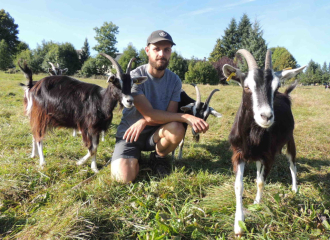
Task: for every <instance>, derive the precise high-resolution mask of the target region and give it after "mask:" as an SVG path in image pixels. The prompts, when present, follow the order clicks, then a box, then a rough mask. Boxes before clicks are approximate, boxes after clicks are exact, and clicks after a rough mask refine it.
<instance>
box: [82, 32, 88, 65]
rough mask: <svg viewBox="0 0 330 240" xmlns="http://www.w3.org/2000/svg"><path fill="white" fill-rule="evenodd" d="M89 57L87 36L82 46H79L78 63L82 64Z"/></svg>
mask: <svg viewBox="0 0 330 240" xmlns="http://www.w3.org/2000/svg"><path fill="white" fill-rule="evenodd" d="M89 57H90V51H89V44H88V40H87V38H85V42H84V46H83V47H82V48H81V53H80V64H81V66H82V65H84V62H85V61H86V60H87V59H88V58H89Z"/></svg>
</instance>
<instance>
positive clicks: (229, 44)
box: [222, 18, 238, 58]
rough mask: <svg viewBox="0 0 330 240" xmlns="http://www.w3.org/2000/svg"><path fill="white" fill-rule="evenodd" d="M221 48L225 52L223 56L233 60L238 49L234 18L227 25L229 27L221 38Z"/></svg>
mask: <svg viewBox="0 0 330 240" xmlns="http://www.w3.org/2000/svg"><path fill="white" fill-rule="evenodd" d="M222 46H223V48H224V51H225V56H227V57H229V58H234V57H235V53H236V51H237V49H238V35H237V24H236V20H235V18H233V19H232V20H231V22H230V24H229V27H228V28H226V30H225V35H224V36H223V37H222Z"/></svg>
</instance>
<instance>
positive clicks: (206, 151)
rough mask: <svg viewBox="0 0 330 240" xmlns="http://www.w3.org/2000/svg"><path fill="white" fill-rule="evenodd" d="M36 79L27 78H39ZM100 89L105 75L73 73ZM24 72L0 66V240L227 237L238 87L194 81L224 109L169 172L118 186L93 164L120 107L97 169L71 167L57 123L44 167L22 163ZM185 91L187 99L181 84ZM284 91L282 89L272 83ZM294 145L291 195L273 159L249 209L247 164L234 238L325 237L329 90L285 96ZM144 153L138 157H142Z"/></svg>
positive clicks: (328, 229) (76, 153)
mask: <svg viewBox="0 0 330 240" xmlns="http://www.w3.org/2000/svg"><path fill="white" fill-rule="evenodd" d="M41 77H42V76H34V80H39V79H40V78H41ZM82 80H83V81H88V82H92V83H95V84H98V85H101V86H103V87H105V86H106V83H105V80H94V79H82ZM20 82H25V79H24V77H23V74H5V73H4V72H0V142H1V147H0V239H233V238H234V233H233V222H234V217H235V216H234V215H235V193H234V179H235V176H234V174H233V171H232V166H231V160H230V159H231V151H230V149H229V144H228V135H229V131H230V129H231V125H232V124H233V121H234V117H235V114H236V111H237V109H238V106H239V103H240V101H241V88H240V87H237V86H221V85H219V86H209V85H205V86H200V89H201V93H202V100H205V98H206V97H207V95H208V93H209V92H211V90H212V89H213V88H215V87H216V88H219V89H220V92H217V93H216V94H215V95H214V97H213V98H212V101H211V106H212V107H213V108H215V109H216V110H217V111H218V112H220V113H222V114H223V117H222V118H220V119H215V118H214V117H212V116H210V117H209V119H208V122H209V124H210V130H209V131H208V132H207V133H206V134H204V135H202V136H201V141H200V142H199V143H194V142H193V141H192V138H191V133H190V129H188V132H187V137H186V142H185V147H184V150H183V159H182V160H178V161H176V162H174V164H173V172H172V173H171V174H170V175H169V176H167V177H165V178H162V179H160V178H158V177H157V176H155V175H152V174H151V173H150V172H149V171H148V170H141V171H140V174H139V177H138V179H137V181H136V182H134V183H132V184H127V185H124V184H120V183H116V182H113V181H112V180H111V178H110V167H109V166H107V167H105V168H102V167H103V166H104V165H105V164H106V162H107V161H108V160H109V159H110V158H111V156H112V152H113V150H114V143H115V138H114V136H115V133H116V127H117V125H118V123H119V121H120V117H121V111H120V110H118V109H115V111H114V115H115V117H114V121H113V123H112V127H111V129H109V131H108V133H107V134H106V139H105V141H104V142H100V145H99V148H98V153H97V164H98V168H99V169H102V170H101V171H100V173H99V174H98V175H97V176H96V177H94V178H93V179H92V180H91V181H90V182H88V183H86V184H83V185H81V186H80V187H79V188H76V189H72V188H73V187H74V186H76V185H77V184H79V183H81V182H82V181H83V180H85V179H87V178H88V177H90V176H92V175H93V172H92V170H91V169H90V162H88V164H87V165H84V166H76V164H75V162H76V161H77V160H78V159H79V158H81V157H82V156H84V155H85V154H86V152H87V149H85V148H84V147H83V144H82V140H81V136H79V135H78V137H72V130H71V129H57V130H55V131H54V132H53V133H50V134H49V135H48V136H47V138H46V140H45V141H44V154H45V159H46V163H47V166H46V167H45V168H44V169H40V168H39V163H38V162H39V159H38V158H35V159H31V158H30V154H31V146H32V140H31V139H32V137H31V134H30V128H29V121H28V119H27V117H26V116H25V115H24V112H23V104H22V100H23V89H22V88H21V87H20V86H19V85H18V84H19V83H20ZM183 88H184V89H185V90H186V92H187V93H188V94H189V95H191V96H195V90H194V88H193V87H192V86H190V85H184V86H183ZM281 91H283V89H281ZM291 97H292V101H293V107H292V108H293V113H294V116H295V122H296V125H295V132H294V135H295V140H296V145H297V169H298V186H299V191H298V193H297V194H294V193H293V192H291V190H290V189H291V174H290V170H289V165H288V162H287V161H286V159H285V157H284V156H279V157H278V158H277V162H276V164H275V165H274V167H273V169H272V171H271V173H270V175H269V177H268V179H267V185H266V187H265V190H264V196H263V201H262V203H261V204H259V205H254V204H253V200H254V198H255V194H256V184H255V177H256V167H255V164H254V163H251V164H249V165H248V166H247V167H246V170H245V174H244V176H245V177H244V188H245V189H244V194H243V196H244V200H243V201H244V206H245V208H246V214H245V216H246V221H245V227H246V235H245V236H244V237H243V239H329V238H330V220H329V216H330V213H329V210H330V128H329V125H330V101H329V100H330V91H325V89H324V88H323V87H322V86H319V87H318V86H316V87H297V88H296V89H295V90H294V91H293V92H292V94H291ZM148 154H149V153H148V152H146V153H145V154H144V157H145V158H146V157H148Z"/></svg>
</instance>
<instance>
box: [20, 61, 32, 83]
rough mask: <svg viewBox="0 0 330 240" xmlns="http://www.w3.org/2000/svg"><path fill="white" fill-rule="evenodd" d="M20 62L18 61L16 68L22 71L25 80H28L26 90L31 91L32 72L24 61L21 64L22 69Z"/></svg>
mask: <svg viewBox="0 0 330 240" xmlns="http://www.w3.org/2000/svg"><path fill="white" fill-rule="evenodd" d="M20 62H22V60H20V61H18V63H17V64H18V66H19V68H20V69H21V70H22V72H23V73H24V76H25V77H26V79H27V80H28V84H27V85H26V86H27V88H28V89H31V88H32V87H33V83H32V82H33V79H32V70H31V69H30V68H29V67H28V66H27V63H26V61H25V60H24V62H23V67H22V66H21V65H20Z"/></svg>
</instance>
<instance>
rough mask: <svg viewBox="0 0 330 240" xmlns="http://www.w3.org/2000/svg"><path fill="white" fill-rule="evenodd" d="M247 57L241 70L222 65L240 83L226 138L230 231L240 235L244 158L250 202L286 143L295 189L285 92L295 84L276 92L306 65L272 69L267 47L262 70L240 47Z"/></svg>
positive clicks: (290, 118) (293, 151) (258, 198)
mask: <svg viewBox="0 0 330 240" xmlns="http://www.w3.org/2000/svg"><path fill="white" fill-rule="evenodd" d="M237 53H239V54H241V55H242V56H243V57H244V58H245V59H246V61H247V63H248V67H249V71H248V72H247V73H243V72H241V71H240V70H239V69H236V68H234V67H232V66H230V65H228V64H226V65H224V66H223V73H224V75H225V76H226V77H230V76H232V79H233V80H235V81H236V82H238V83H239V84H240V85H241V86H242V87H243V96H242V101H241V104H240V107H239V109H238V112H237V114H236V118H235V121H234V124H233V126H232V129H231V132H230V135H229V142H230V144H231V149H232V151H233V155H232V163H233V168H234V172H235V173H236V180H235V194H236V214H235V226H234V231H235V234H236V235H239V236H240V235H242V234H243V229H242V228H241V227H240V226H239V221H244V213H243V202H242V194H243V173H244V166H245V164H246V162H248V161H256V165H257V195H256V198H255V201H254V203H260V201H261V197H262V191H263V188H264V185H265V179H266V177H267V175H268V173H269V172H270V169H271V167H272V165H273V164H274V161H275V155H276V154H279V153H281V150H282V148H283V147H284V146H285V145H286V146H287V157H288V160H289V163H290V170H291V175H292V190H293V191H294V192H296V191H297V177H296V175H297V170H296V164H295V159H296V147H295V142H294V138H293V129H294V119H293V115H292V112H291V101H290V97H289V93H290V92H291V91H292V90H293V89H294V88H295V87H296V84H292V85H290V86H289V87H288V88H287V89H286V90H285V92H284V93H280V92H278V89H279V87H280V82H281V81H283V80H285V79H290V78H292V77H294V76H295V75H297V74H298V73H299V72H301V71H302V70H303V69H304V68H305V67H306V66H304V67H300V68H297V69H292V70H283V71H279V72H274V71H273V69H272V61H271V51H270V50H268V51H267V55H266V61H265V70H261V69H259V68H258V66H257V63H256V61H255V59H254V57H253V56H252V55H251V53H249V52H248V51H247V50H244V49H241V50H238V51H237Z"/></svg>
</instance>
